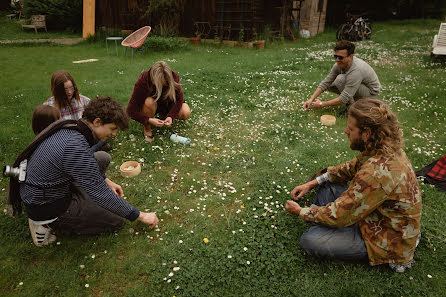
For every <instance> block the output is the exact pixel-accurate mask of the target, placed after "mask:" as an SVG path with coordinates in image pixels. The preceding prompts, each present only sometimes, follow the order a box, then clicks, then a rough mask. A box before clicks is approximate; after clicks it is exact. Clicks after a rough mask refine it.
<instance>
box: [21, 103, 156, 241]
mask: <svg viewBox="0 0 446 297" xmlns="http://www.w3.org/2000/svg"><path fill="white" fill-rule="evenodd" d="M82 125H83V126H84V127H85V129H84V130H83V131H82V133H81V132H80V131H78V130H71V129H61V130H59V131H57V132H55V133H54V134H53V135H51V136H49V137H48V138H47V139H45V140H44V141H43V142H42V143H41V144H40V145H39V146H38V147H37V148H36V150H35V151H34V152H33V153H32V155H31V157H30V158H29V159H28V166H27V170H26V180H25V182H24V183H21V184H20V196H21V199H22V201H23V203H24V205H25V208H26V211H27V213H28V217H29V226H30V231H31V235H32V238H33V241H34V243H35V244H36V245H37V246H42V245H46V244H48V243H50V242H53V241H55V239H56V237H55V236H54V235H53V234H52V233H51V229H53V230H55V231H56V232H63V233H76V234H95V233H101V232H106V231H113V230H117V229H119V228H121V227H122V225H123V218H126V219H128V220H130V221H135V220H139V221H141V222H143V223H145V224H148V225H149V226H150V227H151V228H153V227H155V226H156V225H157V224H158V218H157V216H156V214H155V213H146V212H141V211H139V210H138V209H136V208H135V207H133V206H132V205H130V204H129V203H127V202H126V201H125V200H124V199H122V198H121V197H123V194H124V193H123V190H122V188H121V186H119V185H118V184H116V183H114V182H113V181H111V180H110V179H108V178H107V177H105V171H106V169H107V167H108V164H109V163H110V160H111V157H110V156H109V155H108V154H107V153H105V152H100V153H101V154H103V156H101V157H99V158H97V159H98V160H101V161H99V164H98V161H97V160H96V159H95V157H94V156H93V153H92V152H91V150H90V147H91V145H92V144H93V143H94V142H95V141H97V140H99V141H104V140H106V139H107V138H109V137H111V136H115V135H116V133H117V130H118V128H120V129H122V130H124V129H127V128H128V119H127V116H126V115H125V112H124V110H123V108H122V105H121V104H120V103H118V102H116V101H114V100H112V99H111V98H109V97H102V98H97V99H94V100H92V101H91V102H90V104H89V105H88V106H87V107H86V109H85V111H84V114H83V116H82V119H81V120H79V122H78V126H82ZM84 131H85V132H84Z"/></svg>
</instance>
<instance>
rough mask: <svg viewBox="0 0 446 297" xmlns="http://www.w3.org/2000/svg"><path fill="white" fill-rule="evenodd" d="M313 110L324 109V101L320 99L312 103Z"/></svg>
mask: <svg viewBox="0 0 446 297" xmlns="http://www.w3.org/2000/svg"><path fill="white" fill-rule="evenodd" d="M311 108H322V101H321V100H319V99H316V100H314V101H313V103H311Z"/></svg>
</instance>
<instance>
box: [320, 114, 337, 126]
mask: <svg viewBox="0 0 446 297" xmlns="http://www.w3.org/2000/svg"><path fill="white" fill-rule="evenodd" d="M321 123H322V125H325V126H333V125H334V124H336V117H334V116H332V115H328V114H324V115H323V116H321Z"/></svg>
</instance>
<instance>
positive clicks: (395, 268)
mask: <svg viewBox="0 0 446 297" xmlns="http://www.w3.org/2000/svg"><path fill="white" fill-rule="evenodd" d="M414 262H415V261H414V260H412V261H410V262H409V263H407V264H396V263H389V266H390V268H392V270H393V271H395V272H398V273H403V272H404V271H406V269H409V268H411V267H412V263H414Z"/></svg>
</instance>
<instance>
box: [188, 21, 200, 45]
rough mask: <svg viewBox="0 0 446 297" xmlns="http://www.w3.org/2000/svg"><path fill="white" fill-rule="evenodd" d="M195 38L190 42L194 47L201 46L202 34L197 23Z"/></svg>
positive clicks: (190, 39)
mask: <svg viewBox="0 0 446 297" xmlns="http://www.w3.org/2000/svg"><path fill="white" fill-rule="evenodd" d="M194 25H195V37H191V38H189V41H190V43H191V44H193V45H199V44H200V43H201V32H200V30H199V29H198V24H197V23H195V24H194Z"/></svg>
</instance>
